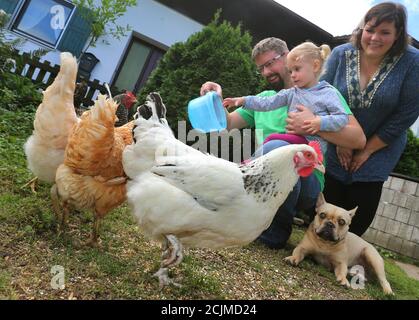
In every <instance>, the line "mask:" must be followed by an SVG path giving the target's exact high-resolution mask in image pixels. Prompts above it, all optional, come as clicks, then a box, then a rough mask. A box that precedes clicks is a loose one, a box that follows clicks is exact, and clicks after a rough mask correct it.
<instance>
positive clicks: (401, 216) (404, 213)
mask: <svg viewBox="0 0 419 320" xmlns="http://www.w3.org/2000/svg"><path fill="white" fill-rule="evenodd" d="M410 213H411V210H410V209H406V208H398V209H397V214H396V220H397V221H400V222H403V223H408V222H409V218H410Z"/></svg>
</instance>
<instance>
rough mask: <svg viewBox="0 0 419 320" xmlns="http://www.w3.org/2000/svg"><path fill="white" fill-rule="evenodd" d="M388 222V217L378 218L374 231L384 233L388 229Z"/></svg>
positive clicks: (376, 218)
mask: <svg viewBox="0 0 419 320" xmlns="http://www.w3.org/2000/svg"><path fill="white" fill-rule="evenodd" d="M387 221H389V219H388V218H386V217H382V216H376V217H375V222H374V224H373V227H374V229H377V230H380V231H384V230H385V229H386V225H387Z"/></svg>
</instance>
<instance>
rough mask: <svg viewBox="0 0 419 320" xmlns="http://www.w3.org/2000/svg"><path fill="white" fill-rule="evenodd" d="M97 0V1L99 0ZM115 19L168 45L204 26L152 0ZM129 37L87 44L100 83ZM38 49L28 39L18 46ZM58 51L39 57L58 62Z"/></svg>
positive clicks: (106, 78)
mask: <svg viewBox="0 0 419 320" xmlns="http://www.w3.org/2000/svg"><path fill="white" fill-rule="evenodd" d="M96 1H98V2H100V0H96ZM117 22H118V23H119V24H120V25H121V26H126V25H127V24H128V25H130V26H131V28H132V31H136V32H138V33H140V34H142V35H145V36H146V37H148V38H151V39H153V40H154V41H157V42H159V43H161V44H163V45H165V46H167V47H170V46H171V45H173V44H174V43H176V42H179V41H185V40H186V39H187V38H188V37H189V36H190V35H191V34H193V33H195V32H198V31H200V30H201V29H202V28H203V25H201V24H199V23H198V22H196V21H194V20H192V19H190V18H188V17H186V16H184V15H182V14H180V13H178V12H176V11H174V10H172V9H170V8H168V7H166V6H164V5H162V4H160V3H157V2H155V1H153V0H138V2H137V6H136V7H130V8H128V10H127V12H126V13H125V15H124V16H122V17H120V18H119V19H118V20H117ZM131 37H132V32H128V33H127V35H126V36H125V37H122V38H121V39H120V40H117V39H113V38H111V37H106V38H104V39H105V40H107V41H108V42H109V45H106V44H104V43H102V42H101V40H103V39H102V38H101V39H99V40H98V42H97V45H96V47H90V48H89V49H88V50H87V51H88V52H91V53H93V54H94V55H95V56H96V57H97V58H98V59H99V60H100V62H99V63H98V64H97V65H96V67H95V68H94V69H93V72H92V74H91V78H92V79H93V78H96V79H98V80H100V81H101V82H110V81H111V80H112V78H113V76H114V74H115V72H116V69H117V67H118V65H119V63H120V61H121V59H122V56H123V53H124V50H125V48H126V47H127V46H128V44H129V40H130V38H131ZM39 48H41V46H40V45H39V44H38V43H36V42H33V41H31V40H27V41H26V43H25V44H24V45H23V46H22V47H21V48H20V49H21V50H22V51H26V52H28V51H33V50H36V49H39ZM59 54H60V52H59V51H57V50H53V51H51V52H49V53H48V54H46V55H45V56H43V57H42V59H41V60H48V61H50V62H51V63H52V64H59V63H60V60H59Z"/></svg>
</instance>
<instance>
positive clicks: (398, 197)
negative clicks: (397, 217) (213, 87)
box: [391, 191, 407, 207]
mask: <svg viewBox="0 0 419 320" xmlns="http://www.w3.org/2000/svg"><path fill="white" fill-rule="evenodd" d="M391 202H392V203H393V204H394V205H396V206H398V207H406V202H407V195H406V194H404V193H401V192H398V191H396V192H394V197H393V200H392V201H391Z"/></svg>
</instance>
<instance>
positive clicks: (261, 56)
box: [201, 38, 365, 249]
mask: <svg viewBox="0 0 419 320" xmlns="http://www.w3.org/2000/svg"><path fill="white" fill-rule="evenodd" d="M288 52H289V50H288V47H287V44H286V43H285V42H284V41H282V40H281V39H278V38H266V39H264V40H262V41H260V42H259V43H257V44H256V45H255V47H254V48H253V51H252V58H253V60H254V61H255V63H256V66H257V69H258V72H259V73H260V74H261V76H263V77H264V78H265V79H266V80H267V81H268V82H269V84H270V86H271V87H272V89H273V90H270V91H264V92H262V93H260V94H259V95H258V96H261V97H266V96H272V95H275V94H276V92H277V91H279V90H282V89H287V88H290V87H291V86H292V81H291V79H290V75H289V72H288V70H287V68H286V56H287V54H288ZM207 91H216V92H217V93H218V94H219V95H220V96H221V97H222V88H221V86H220V85H219V84H217V83H214V82H206V83H204V84H203V85H202V87H201V95H203V94H205V93H206V92H207ZM298 109H299V111H300V112H290V113H289V114H288V108H279V109H275V110H272V111H268V112H258V111H253V110H244V109H242V108H239V109H236V110H235V111H233V112H231V113H227V129H228V130H231V129H234V128H237V129H241V128H247V127H250V128H255V129H261V130H257V131H256V140H257V143H258V144H259V145H262V143H263V141H264V140H265V139H266V137H267V136H269V135H270V134H272V133H293V134H299V135H308V133H307V132H305V131H304V130H303V129H302V125H303V122H304V121H305V120H309V119H311V118H313V117H314V115H313V113H312V112H311V111H310V110H309V109H308V108H306V107H304V106H300V107H298ZM348 111H349V108H348ZM226 112H227V111H226ZM348 113H350V111H349V112H348ZM318 135H320V136H321V137H322V138H323V139H325V140H327V141H328V142H331V143H334V144H336V145H339V146H342V147H351V148H353V149H354V148H355V149H356V148H363V146H364V144H365V136H364V133H363V131H362V129H361V127H360V126H359V124H358V122H357V121H356V119H355V118H354V117H353V116H352V115H350V116H349V123H348V125H347V126H346V127H345V128H343V129H342V130H340V131H338V132H331V131H329V132H319V133H318ZM286 144H287V142H285V141H282V140H271V141H269V142H267V143H265V144H264V145H263V147H261V148H259V149H258V150H257V151H256V152H255V157H257V156H260V155H262V154H265V153H268V152H269V151H272V150H273V149H276V148H279V147H282V146H284V145H286ZM323 186H324V177H323V175H322V174H321V173H319V172H316V173H313V174H312V175H311V176H309V177H307V178H300V180H299V181H298V183H297V184H296V185H295V187H294V189H293V191H292V192H291V193H290V194H289V196H288V198H287V200H286V201H285V202H284V203H283V204H282V206H281V207H280V208H279V209H278V212H277V214H276V215H275V218H274V219H273V221H272V224H271V226H270V227H269V228H268V229H267V230H265V231H264V232H263V233H262V234H261V236H260V237H259V238H258V239H259V241H260V242H262V243H263V244H265V245H266V246H268V247H269V248H272V249H280V248H283V247H284V246H285V244H286V242H287V241H288V239H289V237H290V235H291V232H292V222H293V218H294V217H295V215H296V213H297V211H298V210H307V209H310V208H312V207H314V206H315V204H316V200H317V197H318V195H319V193H320V192H321V191H322V190H323Z"/></svg>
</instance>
